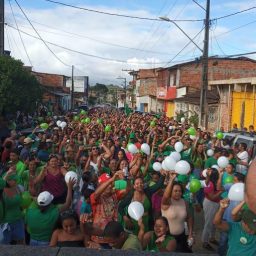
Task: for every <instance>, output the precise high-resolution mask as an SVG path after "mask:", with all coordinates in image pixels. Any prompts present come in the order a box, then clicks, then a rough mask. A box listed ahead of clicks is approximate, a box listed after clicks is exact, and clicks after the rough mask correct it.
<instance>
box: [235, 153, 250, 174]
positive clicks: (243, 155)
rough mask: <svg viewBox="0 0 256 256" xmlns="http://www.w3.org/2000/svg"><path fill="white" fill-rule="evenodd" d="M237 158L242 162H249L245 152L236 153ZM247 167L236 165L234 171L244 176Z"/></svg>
mask: <svg viewBox="0 0 256 256" xmlns="http://www.w3.org/2000/svg"><path fill="white" fill-rule="evenodd" d="M237 157H238V158H239V159H240V160H241V161H242V162H246V163H248V162H249V155H248V152H247V151H243V152H239V153H237ZM247 169H248V168H247V166H245V165H242V164H237V165H236V171H237V172H240V173H242V174H246V172H247Z"/></svg>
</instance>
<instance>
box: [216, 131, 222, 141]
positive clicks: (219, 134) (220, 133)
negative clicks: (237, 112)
mask: <svg viewBox="0 0 256 256" xmlns="http://www.w3.org/2000/svg"><path fill="white" fill-rule="evenodd" d="M216 137H217V139H219V140H222V139H223V137H224V134H223V133H222V132H217V134H216Z"/></svg>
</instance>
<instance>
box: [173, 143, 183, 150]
mask: <svg viewBox="0 0 256 256" xmlns="http://www.w3.org/2000/svg"><path fill="white" fill-rule="evenodd" d="M174 148H175V150H176V151H177V152H178V153H180V152H181V151H182V149H183V144H182V143H181V142H180V141H178V142H176V143H175V145H174Z"/></svg>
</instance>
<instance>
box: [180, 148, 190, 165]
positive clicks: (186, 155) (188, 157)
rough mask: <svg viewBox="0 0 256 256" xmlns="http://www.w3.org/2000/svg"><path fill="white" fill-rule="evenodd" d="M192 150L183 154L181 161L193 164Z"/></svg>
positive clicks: (187, 150)
mask: <svg viewBox="0 0 256 256" xmlns="http://www.w3.org/2000/svg"><path fill="white" fill-rule="evenodd" d="M191 154H192V148H188V149H186V150H184V151H182V152H181V160H185V161H187V162H189V163H191Z"/></svg>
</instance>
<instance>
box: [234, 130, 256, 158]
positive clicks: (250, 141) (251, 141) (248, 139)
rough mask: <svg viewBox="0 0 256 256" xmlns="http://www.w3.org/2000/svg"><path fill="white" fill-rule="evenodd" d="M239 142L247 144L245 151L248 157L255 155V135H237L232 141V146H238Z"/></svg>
mask: <svg viewBox="0 0 256 256" xmlns="http://www.w3.org/2000/svg"><path fill="white" fill-rule="evenodd" d="M240 143H245V144H246V145H247V152H248V154H249V156H250V158H251V159H252V158H254V157H255V156H256V137H255V136H254V137H252V136H246V135H240V134H239V135H237V136H236V137H235V139H234V141H233V145H232V146H233V147H235V146H238V145H239V144H240Z"/></svg>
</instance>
